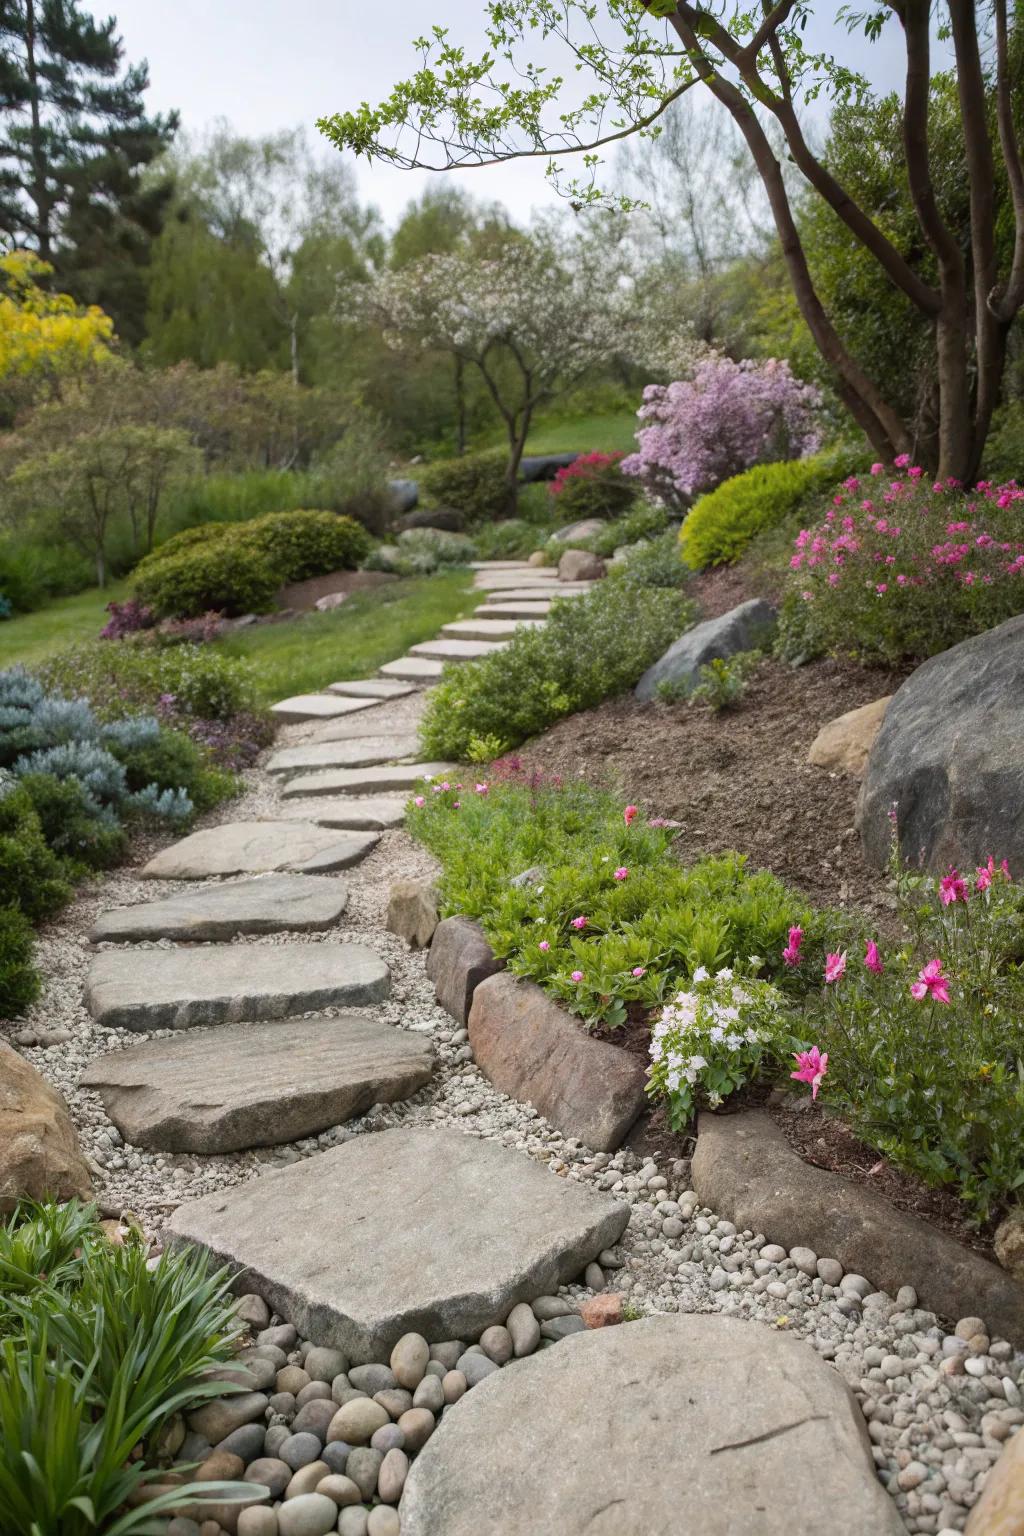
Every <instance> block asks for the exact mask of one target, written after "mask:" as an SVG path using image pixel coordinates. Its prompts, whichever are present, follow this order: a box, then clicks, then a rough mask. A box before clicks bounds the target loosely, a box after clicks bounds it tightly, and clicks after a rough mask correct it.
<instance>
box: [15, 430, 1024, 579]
mask: <svg viewBox="0 0 1024 1536" xmlns="http://www.w3.org/2000/svg"><path fill="white" fill-rule="evenodd" d="M984 463H985V474H986V476H987V478H988V479H989V480H993V481H994V482H995V483H996V485H1003V484H1005V483H1006V482H1007V481H1009V480H1021V479H1024V400H1012V401H1011V402H1010V403H1009V404H1008V405H1004V406H1003V408H1002V409H1001V410H999V411H997V412H996V415H995V418H994V420H993V423H992V430H991V432H990V433H989V435H988V441H987V442H986V444H985V459H984ZM2 585H3V582H2V580H0V586H2Z"/></svg>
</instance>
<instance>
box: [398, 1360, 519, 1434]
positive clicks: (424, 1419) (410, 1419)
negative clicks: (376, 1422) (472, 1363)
mask: <svg viewBox="0 0 1024 1536" xmlns="http://www.w3.org/2000/svg"><path fill="white" fill-rule="evenodd" d="M488 1363H490V1362H488ZM491 1369H492V1370H497V1366H496V1365H492V1366H491ZM434 1425H435V1419H434V1415H433V1414H432V1413H431V1412H430V1410H429V1409H427V1408H410V1409H409V1412H408V1413H403V1414H402V1417H401V1418H400V1419H399V1421H398V1427H399V1429H400V1430H401V1431H402V1434H403V1435H404V1436H405V1444H406V1449H407V1450H410V1451H419V1450H422V1448H423V1446H425V1445H426V1443H427V1441H428V1440H429V1439H430V1437H431V1435H432V1434H433V1433H434Z"/></svg>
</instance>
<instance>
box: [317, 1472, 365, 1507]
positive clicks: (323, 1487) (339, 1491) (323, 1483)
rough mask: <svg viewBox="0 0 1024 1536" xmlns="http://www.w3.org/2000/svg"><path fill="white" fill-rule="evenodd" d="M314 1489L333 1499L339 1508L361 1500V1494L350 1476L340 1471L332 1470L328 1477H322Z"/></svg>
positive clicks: (359, 1502)
mask: <svg viewBox="0 0 1024 1536" xmlns="http://www.w3.org/2000/svg"><path fill="white" fill-rule="evenodd" d="M316 1491H317V1493H323V1494H326V1495H327V1497H328V1498H329V1499H333V1500H334V1502H335V1504H337V1505H338V1508H339V1509H344V1508H346V1506H347V1505H349V1504H361V1503H362V1502H363V1496H362V1494H361V1493H360V1492H359V1489H358V1487H357V1486H356V1484H355V1483H354V1482H353V1481H352V1479H351V1478H350V1477H345V1476H343V1475H342V1474H341V1473H340V1472H332V1473H330V1475H329V1476H328V1477H322V1478H321V1479H320V1481H319V1482H318V1483H317V1485H316Z"/></svg>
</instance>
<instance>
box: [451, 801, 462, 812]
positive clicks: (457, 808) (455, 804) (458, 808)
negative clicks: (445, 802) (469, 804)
mask: <svg viewBox="0 0 1024 1536" xmlns="http://www.w3.org/2000/svg"><path fill="white" fill-rule="evenodd" d="M461 809H462V801H461V800H453V801H452V810H453V811H461Z"/></svg>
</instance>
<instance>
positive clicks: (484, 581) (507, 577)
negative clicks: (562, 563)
mask: <svg viewBox="0 0 1024 1536" xmlns="http://www.w3.org/2000/svg"><path fill="white" fill-rule="evenodd" d="M524 581H529V583H530V585H531V586H536V587H542V586H545V585H549V584H550V583H551V582H556V583H557V581H558V571H557V570H556V569H555V567H554V566H553V565H552V566H543V565H534V566H530V567H528V568H526V569H520V570H518V571H515V570H513V571H490V572H488V571H483V572H478V573H477V574H476V575H475V576H474V577H473V586H474V588H475V589H476V591H477V592H495V591H498V590H499V589H500V588H502V587H514V586H519V585H522V583H523V582H524Z"/></svg>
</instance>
